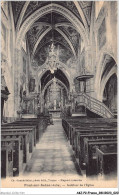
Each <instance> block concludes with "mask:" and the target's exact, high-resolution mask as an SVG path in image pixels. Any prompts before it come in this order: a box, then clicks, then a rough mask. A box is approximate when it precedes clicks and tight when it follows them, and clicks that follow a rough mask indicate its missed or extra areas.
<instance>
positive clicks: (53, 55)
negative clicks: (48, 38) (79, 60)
mask: <svg viewBox="0 0 119 195" xmlns="http://www.w3.org/2000/svg"><path fill="white" fill-rule="evenodd" d="M58 61H59V58H58V52H57V51H56V50H55V46H54V43H53V42H52V44H51V45H50V46H49V55H48V62H47V63H48V66H49V69H50V71H51V73H52V74H54V72H55V70H57V68H58Z"/></svg>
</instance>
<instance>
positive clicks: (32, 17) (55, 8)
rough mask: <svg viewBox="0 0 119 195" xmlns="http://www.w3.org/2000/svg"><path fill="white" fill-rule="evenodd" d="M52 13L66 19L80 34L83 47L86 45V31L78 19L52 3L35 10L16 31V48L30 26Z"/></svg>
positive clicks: (19, 45)
mask: <svg viewBox="0 0 119 195" xmlns="http://www.w3.org/2000/svg"><path fill="white" fill-rule="evenodd" d="M51 11H54V12H57V13H59V14H61V15H63V16H64V17H66V18H67V19H68V20H69V21H70V22H71V23H72V24H73V25H74V26H75V28H76V29H77V31H78V32H79V33H80V35H81V37H82V39H83V40H84V43H85V45H87V44H88V42H89V40H88V35H87V33H86V30H85V28H84V26H83V25H82V23H81V22H80V21H79V19H78V18H77V17H76V16H75V15H74V14H73V13H72V12H71V11H69V10H68V9H66V8H64V7H63V6H61V5H58V4H55V3H52V4H50V5H46V6H44V7H42V8H40V9H38V10H36V11H35V12H34V13H33V14H31V15H30V16H29V17H28V18H27V19H26V20H25V21H24V23H23V24H22V25H21V27H20V29H19V31H18V30H17V39H16V46H17V47H18V48H20V47H21V40H22V38H23V37H24V36H25V34H26V33H27V31H28V30H29V29H30V27H31V25H32V24H33V23H34V22H35V21H36V20H37V19H38V18H40V17H41V16H43V15H45V14H47V13H49V12H51Z"/></svg>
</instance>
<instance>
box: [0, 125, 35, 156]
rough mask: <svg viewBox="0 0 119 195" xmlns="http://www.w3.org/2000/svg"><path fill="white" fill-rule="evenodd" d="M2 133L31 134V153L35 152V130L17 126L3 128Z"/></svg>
mask: <svg viewBox="0 0 119 195" xmlns="http://www.w3.org/2000/svg"><path fill="white" fill-rule="evenodd" d="M1 131H2V132H13V133H15V132H16V133H17V132H29V152H30V153H32V152H33V150H34V145H35V138H34V129H33V128H32V127H23V129H22V127H21V126H20V127H18V128H17V127H16V126H10V127H4V128H3V127H2V128H1Z"/></svg>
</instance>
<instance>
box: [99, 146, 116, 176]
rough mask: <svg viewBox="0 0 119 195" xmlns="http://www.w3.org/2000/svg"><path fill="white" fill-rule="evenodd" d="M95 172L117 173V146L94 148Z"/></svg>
mask: <svg viewBox="0 0 119 195" xmlns="http://www.w3.org/2000/svg"><path fill="white" fill-rule="evenodd" d="M96 162H97V174H101V175H105V174H110V173H113V174H116V175H117V147H107V148H100V149H99V148H96Z"/></svg>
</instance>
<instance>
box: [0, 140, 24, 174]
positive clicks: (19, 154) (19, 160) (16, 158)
mask: <svg viewBox="0 0 119 195" xmlns="http://www.w3.org/2000/svg"><path fill="white" fill-rule="evenodd" d="M10 143H12V145H13V176H17V175H19V172H20V171H22V167H23V150H21V148H22V146H20V145H21V144H22V137H21V136H19V137H18V138H14V137H12V138H5V139H1V147H4V146H5V145H6V146H7V145H9V144H10Z"/></svg>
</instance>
